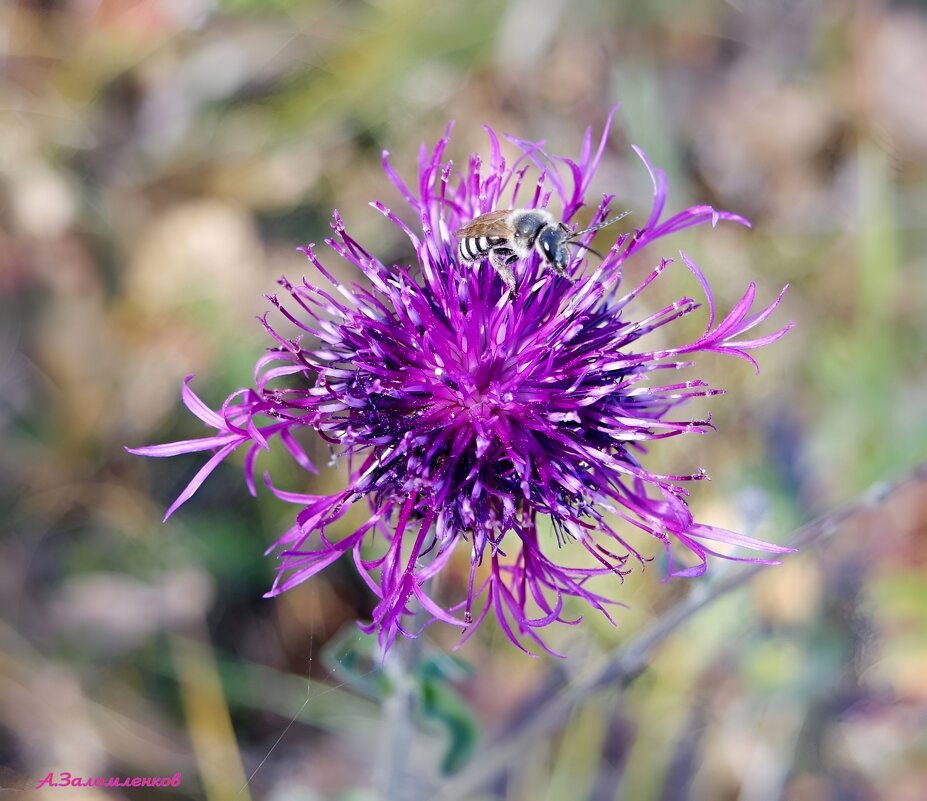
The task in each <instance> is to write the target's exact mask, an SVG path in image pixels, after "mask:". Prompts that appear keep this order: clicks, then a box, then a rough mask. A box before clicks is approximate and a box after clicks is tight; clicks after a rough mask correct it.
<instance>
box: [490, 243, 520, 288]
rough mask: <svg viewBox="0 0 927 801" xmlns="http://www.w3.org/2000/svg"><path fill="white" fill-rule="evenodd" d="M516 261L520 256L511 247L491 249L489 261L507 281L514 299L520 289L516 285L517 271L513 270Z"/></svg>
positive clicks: (506, 283)
mask: <svg viewBox="0 0 927 801" xmlns="http://www.w3.org/2000/svg"><path fill="white" fill-rule="evenodd" d="M516 261H518V256H517V255H516V254H515V253H514V252H513V251H512V250H510V249H509V248H494V249H493V250H491V251H489V263H490V264H492V266H493V267H495V268H496V272H497V273H499V275H500V276H501V277H502V280H503V281H505V285H506V286H507V287H508V290H509V295H511V297H512V300H515V299H516V298H517V297H518V289H517V288H516V286H515V273H514V272H513V271H512V265H513V264H514V263H515V262H516Z"/></svg>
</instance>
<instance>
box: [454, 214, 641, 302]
mask: <svg viewBox="0 0 927 801" xmlns="http://www.w3.org/2000/svg"><path fill="white" fill-rule="evenodd" d="M630 213H631V212H629V211H626V212H624V213H623V214H619V215H618V216H617V217H612V218H611V219H610V220H606V221H605V222H602V223H599V224H598V225H593V226H591V227H590V228H584V229H583V230H581V231H572V230H570V228H569V227H567V225H566V224H564V223H562V222H557V220H556V219H555V218H554V215H553V214H551V213H550V212H549V211H547V210H546V209H503V210H500V211H490V212H488V213H487V214H481V215H480V216H479V217H477V218H476V219H475V220H471V221H470V222H468V223H467V224H466V225H465V226H463V228H459V229H458V230H456V231H454V236H456V237H457V238H458V239H459V240H460V245H459V246H458V252H459V253H460V258H461V260H463V261H465V262H476V261H479V260H480V259H483V258H486V257H487V256H488V257H489V262H490V264H492V266H493V267H495V269H496V272H497V273H499V275H500V276H501V277H502V280H503V281H504V282H505V285H506V286H507V287H508V290H509V294H510V295H511V296H512V298H513V299H514V298H515V297H517V294H518V292H517V289H516V287H515V273H514V272H513V271H512V265H513V264H514V263H515V262H516V261H518V260H519V259H526V258H528V256H530V255H531V251H532V250H537V252H538V253H539V254H540V255H541V258H542V259H543V260H544V262H545V263H546V264H547V266H548V267H550V269H552V270H553V271H554V273H556V274H557V275H559V276H566V269H567V265H568V264H569V261H570V251H569V250H568V249H567V245H574V246H575V247H583V245H581V244H580V243H579V242H576V241H574V240H575V239H576V238H577V237H579V236H582V235H583V234H588V233H589V232H591V231H598V230H599V229H600V228H605V226H607V225H611V224H612V223H616V222H618V220H620V219H622V218H623V217H626V216H627V215H628V214H630ZM586 249H587V250H591V248H588V247H587V248H586ZM593 253H595V251H593Z"/></svg>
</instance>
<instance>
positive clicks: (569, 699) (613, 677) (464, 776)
mask: <svg viewBox="0 0 927 801" xmlns="http://www.w3.org/2000/svg"><path fill="white" fill-rule="evenodd" d="M924 481H927V462H925V463H923V464H920V465H918V466H917V467H915V468H914V469H913V470H911V471H910V472H908V473H906V474H904V475H903V476H902V477H900V478H899V479H897V480H896V481H893V482H880V483H878V484H875V485H873V486H872V487H870V488H869V489H868V490H867V491H866V492H865V493H863V494H862V495H861V496H859V497H858V498H856V499H855V500H853V501H850V502H849V503H846V504H844V505H843V506H840V507H838V508H837V509H835V510H834V511H832V512H829V513H827V514H825V515H822V516H821V517H818V518H816V519H815V520H812V521H811V522H809V523H806V524H805V525H804V526H802V527H801V528H799V529H797V530H796V531H795V532H794V533H793V535H792V536H791V537H790V538H789V539H788V544H789V545H790V546H792V547H796V548H798V547H802V546H807V545H812V544H817V543H820V542H823V541H826V540H828V539H830V538H831V537H832V536H834V534H836V533H837V532H838V531H839V530H840V529H841V527H842V526H843V525H844V524H845V523H846V522H847V521H848V520H851V519H853V518H855V517H857V516H859V515H862V514H865V513H866V512H871V511H873V510H875V509H878V508H880V507H881V506H882V505H883V504H884V503H885V502H886V501H887V500H888V499H889V498H891V497H892V496H893V495H895V494H896V493H897V492H898V491H899V490H901V489H903V488H905V487H907V486H910V485H914V484H918V483H921V482H924ZM762 569H763V566H762V565H749V566H747V567H744V568H743V569H740V570H737V571H736V572H733V573H731V574H729V575H728V576H726V577H725V578H723V579H721V580H720V581H718V582H716V583H713V584H710V585H709V584H701V585H699V586H697V587H696V588H695V590H694V591H693V592H692V593H691V594H690V595H689V597H687V598H686V599H685V600H684V601H682V602H681V603H679V604H677V605H676V606H674V607H672V608H671V609H669V610H668V611H667V612H666V613H665V614H663V615H662V616H661V617H660V618H659V619H658V620H656V621H655V622H654V623H653V625H652V626H650V627H649V628H647V629H645V630H644V631H642V632H641V633H640V634H639V635H638V636H637V637H635V638H634V639H632V640H631V641H630V642H628V643H627V644H625V645H623V646H621V647H620V648H617V649H615V650H614V651H613V652H612V653H611V654H610V655H609V656H608V657H607V658H606V659H604V660H603V662H602V663H601V664H600V665H598V666H597V667H596V668H594V669H593V670H592V671H590V672H589V673H588V674H586V675H584V676H578V677H575V678H573V679H572V680H571V681H570V682H569V683H567V681H566V680H564V681H563V682H562V683H561V687H560V688H559V689H553V690H552V691H551V696H550V700H549V701H548V702H546V703H542V704H538V705H537V706H536V707H535V709H534V711H533V712H532V713H531V714H529V715H527V716H525V717H524V718H523V719H522V720H520V721H519V722H518V725H517V726H516V727H514V728H511V729H509V730H507V731H505V732H503V733H502V734H500V735H499V736H498V737H496V738H495V739H494V740H493V742H491V743H489V744H487V745H486V746H485V747H484V748H482V749H481V750H480V751H479V752H478V753H477V754H475V755H474V756H473V758H472V759H471V760H470V762H469V764H468V766H467V767H466V768H465V769H464V770H463V771H461V772H460V773H459V774H458V775H457V776H455V777H454V778H452V779H451V780H449V781H448V782H446V783H445V784H444V785H443V786H442V787H441V788H440V790H439V791H438V792H436V793H435V794H434V796H433V797H434V798H440V799H441V801H456V799H464V798H469V797H471V796H472V795H473V793H475V792H476V791H478V790H479V789H480V788H481V787H484V786H485V785H486V784H487V783H488V782H490V781H492V780H493V779H494V778H495V777H496V776H498V775H499V774H500V773H501V772H502V771H504V770H505V769H506V768H507V767H509V766H511V765H517V764H519V762H520V759H521V757H522V755H523V754H524V753H525V751H527V750H528V749H529V748H530V747H531V746H532V745H533V744H534V743H535V742H536V741H537V740H538V739H540V738H541V737H543V736H544V735H546V734H548V733H549V732H550V731H551V730H552V729H554V728H556V727H557V726H558V725H559V724H561V723H563V721H565V720H566V719H567V717H568V716H569V714H570V712H571V711H572V709H573V708H574V707H575V706H576V705H577V704H580V703H582V702H583V701H585V700H586V699H587V698H589V696H591V695H592V694H593V693H595V692H596V691H598V690H601V689H603V688H606V687H609V688H612V689H623V688H624V687H627V686H628V685H629V684H630V683H631V682H632V681H633V680H634V679H635V678H637V677H638V676H639V675H640V674H641V673H642V672H643V671H644V670H645V669H646V667H647V665H648V664H649V663H650V657H651V654H652V652H653V651H654V649H655V648H656V647H657V646H658V645H660V644H661V643H662V642H663V641H664V640H666V639H667V638H668V637H669V635H670V634H672V633H673V632H674V631H675V630H676V629H677V628H679V627H680V626H682V625H683V624H684V623H685V622H686V621H688V620H689V618H691V617H693V616H694V615H695V614H696V613H697V612H699V611H701V610H702V609H704V608H705V607H707V606H709V605H710V604H712V603H714V602H715V601H717V600H719V599H721V598H723V597H724V596H726V595H727V594H728V593H730V592H732V591H733V590H736V589H738V588H740V587H742V586H744V585H745V584H746V583H747V582H748V581H750V580H751V579H752V578H753V577H754V576H756V575H757V574H758V573H759V572H760V571H761V570H762Z"/></svg>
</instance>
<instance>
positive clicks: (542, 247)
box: [537, 223, 570, 275]
mask: <svg viewBox="0 0 927 801" xmlns="http://www.w3.org/2000/svg"><path fill="white" fill-rule="evenodd" d="M569 237H570V231H569V229H567V228H566V227H565V226H564V225H563V224H562V223H561V224H560V225H548V226H547V227H545V228H544V229H543V230H542V231H541V233H540V234H538V239H537V249H538V251H539V252H540V254H541V256H543V257H544V260H545V261H546V262H547V263H548V264H549V265H550V266H551V268H552V269H553V270H554V272H555V273H558V274H560V275H562V274H563V273H565V272H566V268H567V265H568V264H569V262H570V251H569V250H568V248H567V240H568V239H569Z"/></svg>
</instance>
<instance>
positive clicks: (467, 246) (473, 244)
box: [458, 236, 505, 261]
mask: <svg viewBox="0 0 927 801" xmlns="http://www.w3.org/2000/svg"><path fill="white" fill-rule="evenodd" d="M503 242H505V239H503V238H502V237H498V236H492V237H486V236H465V237H464V238H463V239H461V240H460V246H459V247H458V251H459V253H460V258H461V259H463V260H464V261H476V260H477V259H482V258H483V257H484V256H486V255H488V254H489V251H491V250H492V249H493V248H495V247H498V246H499V245H501V244H502V243H503Z"/></svg>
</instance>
